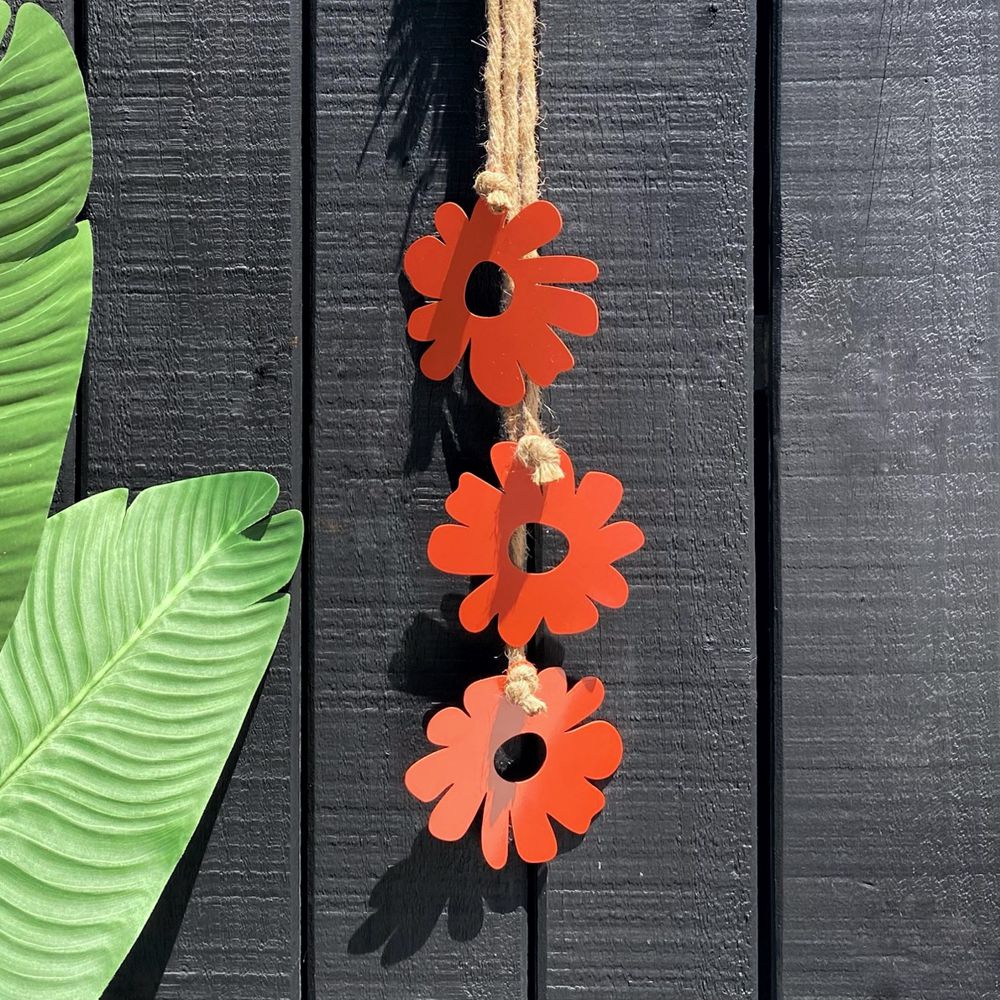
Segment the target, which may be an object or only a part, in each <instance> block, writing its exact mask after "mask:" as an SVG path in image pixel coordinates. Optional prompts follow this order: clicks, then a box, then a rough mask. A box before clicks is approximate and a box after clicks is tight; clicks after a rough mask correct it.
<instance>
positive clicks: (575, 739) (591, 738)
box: [559, 719, 623, 780]
mask: <svg viewBox="0 0 1000 1000" xmlns="http://www.w3.org/2000/svg"><path fill="white" fill-rule="evenodd" d="M622 751H623V748H622V738H621V734H620V733H619V732H618V730H617V729H615V727H614V726H612V725H611V723H610V722H605V721H604V720H603V719H599V720H597V721H596V722H587V723H585V724H584V725H582V726H579V727H578V728H577V729H571V730H570V731H569V732H568V733H566V734H565V735H564V736H563V737H562V739H561V740H560V745H559V754H560V755H563V754H564V755H565V757H566V759H567V760H571V761H573V766H574V768H575V769H576V770H577V771H578V772H579V773H580V774H583V775H584V776H586V777H588V778H594V779H595V780H600V779H602V778H610V777H611V775H612V774H614V773H615V771H616V770H617V769H618V765H619V764H620V763H621V762H622Z"/></svg>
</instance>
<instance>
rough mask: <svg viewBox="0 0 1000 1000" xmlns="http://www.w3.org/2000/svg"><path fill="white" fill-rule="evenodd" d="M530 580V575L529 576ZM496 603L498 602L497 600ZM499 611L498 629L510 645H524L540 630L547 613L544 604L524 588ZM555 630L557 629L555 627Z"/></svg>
mask: <svg viewBox="0 0 1000 1000" xmlns="http://www.w3.org/2000/svg"><path fill="white" fill-rule="evenodd" d="M529 580H530V577H529ZM495 603H496V602H495ZM496 610H497V611H499V613H500V614H499V618H498V619H497V630H498V631H499V633H500V638H501V639H503V641H504V642H505V643H507V645H508V646H523V645H524V644H525V643H526V642H528V640H529V639H530V638H531V637H532V636H533V635H534V634H535V633H536V632H537V631H538V626H539V625H541V623H542V616H543V615H544V614H545V613H546V610H545V606H544V604H539V602H538V601H537V600H536V599H534V597H533V595H532V593H531V591H530V590H526V589H522V590H521V591H520V592H519V593H518V594H517V595H516V596H515V597H514V599H513V600H512V601H511V602H510V605H509V606H507V607H501V608H496ZM553 631H555V630H554V629H553Z"/></svg>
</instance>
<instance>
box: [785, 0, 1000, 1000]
mask: <svg viewBox="0 0 1000 1000" xmlns="http://www.w3.org/2000/svg"><path fill="white" fill-rule="evenodd" d="M781 18H782V33H781V39H782V44H781V53H782V54H781V66H780V75H781V90H780V101H781V116H780V131H781V145H780V152H781V215H782V235H781V254H780V271H779V281H780V285H779V293H780V310H781V322H780V344H781V358H780V382H781V385H780V392H781V428H780V468H781V474H780V525H781V561H780V566H781V592H782V602H781V613H782V619H783V622H782V628H783V640H782V643H781V664H782V673H783V680H782V683H783V698H784V790H785V816H784V855H783V862H784V888H783V893H784V907H783V921H784V930H783V945H782V946H783V953H784V967H783V975H784V996H785V998H786V1000H806V998H808V1000H859V998H880V1000H954V998H958V997H961V998H969V1000H972V998H975V1000H989V998H995V997H998V996H1000V979H998V969H1000V962H998V958H1000V956H998V952H997V943H996V942H997V928H998V926H1000V892H998V889H1000V796H998V790H997V789H998V782H997V775H998V768H1000V743H998V740H997V733H998V728H1000V702H998V700H997V648H998V646H997V640H998V622H1000V614H998V612H1000V544H998V543H1000V537H998V536H1000V530H998V525H1000V522H998V516H997V513H998V509H1000V485H998V484H1000V479H998V472H1000V449H998V420H997V413H998V400H1000V393H998V382H997V376H998V371H1000V368H998V364H1000V339H998V338H1000V332H998V331H1000V324H998V318H1000V315H998V301H1000V285H998V281H997V253H998V246H997V225H996V220H997V205H998V204H1000V173H998V170H997V136H998V134H1000V11H998V9H997V5H996V4H995V3H993V2H988V0H967V2H962V3H953V2H946V0H926V2H919V3H895V2H881V0H879V2H876V0H862V2H856V3H844V2H818V0H785V2H784V3H783V4H782V13H781Z"/></svg>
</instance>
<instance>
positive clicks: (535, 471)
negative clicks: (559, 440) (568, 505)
mask: <svg viewBox="0 0 1000 1000" xmlns="http://www.w3.org/2000/svg"><path fill="white" fill-rule="evenodd" d="M514 454H515V455H516V456H517V460H518V461H519V462H520V463H521V464H522V465H523V466H525V467H526V468H528V469H530V470H531V481H532V482H533V483H534V484H535V485H536V486H544V485H545V484H546V483H554V482H557V481H558V480H560V479H563V478H564V477H565V475H566V473H565V472H563V467H562V460H561V458H562V456H561V455H560V454H559V448H558V447H557V446H556V443H555V441H553V440H552V438H550V437H548V436H547V435H545V434H525V435H523V436H522V437H521V438H520V440H519V441H518V442H517V449H516V451H515V453H514Z"/></svg>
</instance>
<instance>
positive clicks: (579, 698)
mask: <svg viewBox="0 0 1000 1000" xmlns="http://www.w3.org/2000/svg"><path fill="white" fill-rule="evenodd" d="M540 697H541V696H540ZM543 700H544V698H543ZM603 701H604V685H603V684H602V683H601V681H600V679H599V678H597V677H584V678H582V679H581V680H578V681H577V682H576V683H575V684H574V685H573V688H572V690H570V692H569V693H568V694H567V695H566V697H565V699H564V701H563V702H562V704H561V705H560V707H559V720H558V724H559V728H560V729H561V730H562V731H563V732H565V730H567V729H572V728H573V727H574V726H576V725H578V724H579V723H581V722H583V720H584V719H586V718H587V716H589V715H593V714H594V712H596V711H597V710H598V708H600V707H601V702H603Z"/></svg>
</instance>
